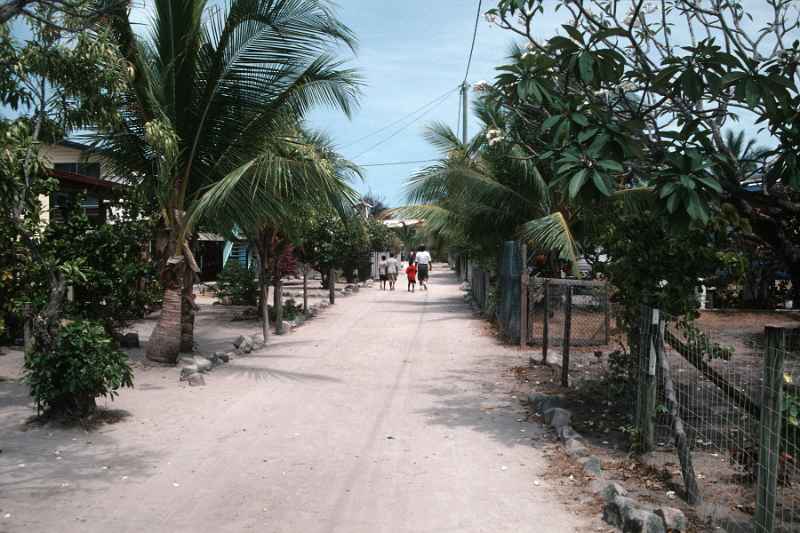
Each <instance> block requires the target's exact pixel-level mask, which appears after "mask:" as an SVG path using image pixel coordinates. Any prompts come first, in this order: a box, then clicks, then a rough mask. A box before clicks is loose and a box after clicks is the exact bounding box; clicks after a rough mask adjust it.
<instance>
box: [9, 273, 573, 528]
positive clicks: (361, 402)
mask: <svg viewBox="0 0 800 533" xmlns="http://www.w3.org/2000/svg"><path fill="white" fill-rule="evenodd" d="M220 328H221V329H220V330H219V331H206V332H205V333H201V335H206V338H205V340H204V339H203V338H201V347H202V344H203V343H204V342H207V343H210V344H213V343H214V342H217V343H218V341H219V338H220V336H224V335H230V331H229V330H227V329H225V327H223V326H220ZM204 329H206V330H207V328H204ZM255 331H257V329H256V328H253V333H254V332H255ZM483 331H484V323H483V322H482V321H480V320H478V319H476V318H474V317H473V314H472V312H471V310H470V309H469V308H468V306H467V305H465V304H464V303H463V298H462V293H461V291H460V290H459V288H458V282H457V280H456V278H455V276H454V275H453V274H452V273H450V272H447V271H445V270H444V269H443V268H442V266H439V268H436V269H435V270H434V271H433V273H432V280H431V285H430V291H429V292H427V293H426V292H424V291H423V292H420V291H418V292H417V293H415V294H409V293H407V292H406V291H405V282H404V280H403V281H402V282H398V290H397V291H395V292H383V291H380V290H378V289H377V288H373V289H362V290H361V291H360V292H359V293H358V294H357V295H355V296H353V297H348V298H339V299H337V304H336V305H335V306H333V307H331V308H329V309H327V310H326V311H325V312H324V313H323V314H322V316H320V317H319V318H316V319H314V320H312V321H310V322H309V323H307V324H306V325H305V326H303V327H302V328H300V329H298V330H297V331H296V332H294V333H292V334H290V335H287V336H284V337H279V338H275V337H273V338H272V339H271V345H270V346H269V347H268V348H266V349H263V350H261V351H258V352H254V353H253V354H252V355H251V356H248V357H241V358H237V359H236V360H234V361H232V362H231V364H229V365H224V366H222V367H219V368H217V369H215V370H214V371H213V372H212V373H210V374H209V375H208V376H207V378H206V381H207V383H208V386H206V387H197V388H188V387H184V386H179V385H178V384H177V373H176V371H175V370H174V369H162V368H150V369H140V370H139V371H137V389H136V390H134V391H125V392H123V394H122V396H121V397H120V398H119V399H118V400H117V401H116V402H114V403H113V404H109V407H110V408H112V409H119V410H121V412H127V413H129V416H128V417H126V418H125V419H124V420H123V421H121V422H119V423H116V424H113V425H107V426H103V427H102V428H100V429H99V430H96V431H94V432H90V433H86V432H84V431H82V430H80V429H71V430H61V429H53V428H34V429H30V430H28V431H20V430H19V428H18V426H15V425H13V421H14V420H17V421H18V420H19V419H20V418H19V417H20V416H21V414H22V413H23V412H25V410H26V409H28V407H27V405H23V403H21V402H20V403H14V402H9V403H10V405H6V404H2V403H0V413H2V416H0V431H2V433H0V435H2V436H0V443H2V447H3V448H4V453H3V454H2V455H0V532H12V531H13V532H17V531H20V532H22V531H25V532H33V531H48V532H50V531H61V532H72V531H74V532H95V531H98V532H99V531H103V532H105V531H115V532H147V533H157V532H170V533H172V532H239V531H259V532H274V533H284V532H285V533H289V532H291V533H362V532H363V533H382V532H383V533H396V532H409V533H411V532H414V533H423V532H492V533H501V532H514V533H518V532H523V531H530V532H537V533H550V532H553V533H556V532H557V533H562V532H570V531H585V530H587V529H588V526H587V523H588V522H587V520H586V519H585V518H582V517H579V516H576V515H575V514H573V513H572V512H570V511H569V510H567V508H566V507H565V506H564V505H563V504H562V503H560V502H559V500H558V495H557V494H556V492H555V491H554V490H551V489H549V488H548V486H547V482H545V481H542V482H539V485H535V484H534V481H535V480H539V479H541V478H542V476H543V473H544V470H545V468H546V462H545V459H544V458H543V456H542V455H541V450H540V449H538V448H536V447H534V446H532V442H533V441H532V437H533V436H534V434H537V432H539V433H540V432H541V431H542V430H541V428H538V427H536V426H534V425H532V424H529V423H527V422H520V421H518V419H520V417H521V416H523V415H522V414H521V408H520V407H519V406H518V405H517V404H516V403H515V402H513V401H512V400H511V399H510V397H509V395H508V392H507V391H508V390H509V387H508V383H505V382H503V381H502V378H501V376H502V375H503V373H504V370H507V369H508V368H509V367H511V366H512V365H513V364H516V363H518V362H519V361H520V360H521V358H520V355H519V353H518V352H516V351H515V350H514V349H513V348H507V347H503V346H500V345H499V344H498V343H497V342H496V341H495V339H494V338H493V337H492V336H490V335H486V334H483V333H482V332H483ZM233 338H235V336H232V337H231V340H233ZM17 392H19V391H17ZM4 441H5V442H4ZM58 457H61V459H59V458H58ZM20 464H25V466H19V465H20ZM65 484H66V485H65ZM6 514H10V515H11V516H10V517H8V518H3V517H4V516H5V515H6Z"/></svg>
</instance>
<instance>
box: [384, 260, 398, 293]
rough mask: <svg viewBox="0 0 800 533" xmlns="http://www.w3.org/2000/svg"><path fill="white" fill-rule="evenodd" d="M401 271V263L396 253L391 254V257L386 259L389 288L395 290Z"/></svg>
mask: <svg viewBox="0 0 800 533" xmlns="http://www.w3.org/2000/svg"><path fill="white" fill-rule="evenodd" d="M399 273H400V263H398V262H397V259H395V257H394V253H390V254H389V259H388V260H387V261H386V278H387V279H388V280H389V290H390V291H393V290H394V286H395V283H397V275H398V274H399Z"/></svg>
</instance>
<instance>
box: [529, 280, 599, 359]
mask: <svg viewBox="0 0 800 533" xmlns="http://www.w3.org/2000/svg"><path fill="white" fill-rule="evenodd" d="M568 319H569V322H570V324H569V328H566V327H565V326H566V323H567V320H568ZM609 320H610V306H609V298H608V286H607V284H606V283H605V282H603V281H583V280H566V279H551V278H531V281H530V283H529V284H528V327H527V332H528V344H535V345H548V346H561V345H562V344H563V343H564V338H565V333H567V330H568V333H569V344H570V345H572V346H602V345H606V344H608V341H609V334H610V324H609Z"/></svg>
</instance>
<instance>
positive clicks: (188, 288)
mask: <svg viewBox="0 0 800 533" xmlns="http://www.w3.org/2000/svg"><path fill="white" fill-rule="evenodd" d="M195 313H196V308H195V303H194V272H193V271H192V269H191V268H185V269H184V270H183V287H182V290H181V351H182V352H186V353H190V352H192V351H193V350H194V317H195Z"/></svg>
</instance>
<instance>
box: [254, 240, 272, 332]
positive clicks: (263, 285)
mask: <svg viewBox="0 0 800 533" xmlns="http://www.w3.org/2000/svg"><path fill="white" fill-rule="evenodd" d="M268 246H269V245H268V240H267V238H266V237H265V235H264V234H259V235H258V236H257V237H256V253H257V254H258V284H259V289H260V293H261V294H260V298H259V308H260V309H261V334H262V336H263V337H264V344H267V341H268V340H269V283H270V279H269V278H270V275H269V263H268V260H269V248H268Z"/></svg>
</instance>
